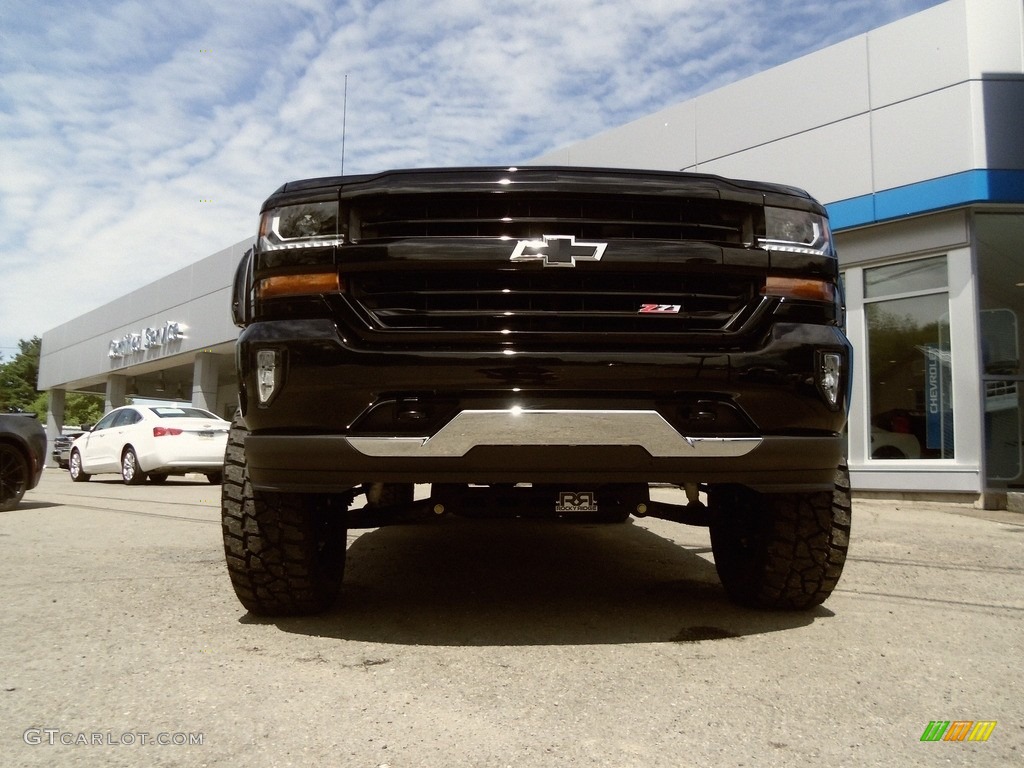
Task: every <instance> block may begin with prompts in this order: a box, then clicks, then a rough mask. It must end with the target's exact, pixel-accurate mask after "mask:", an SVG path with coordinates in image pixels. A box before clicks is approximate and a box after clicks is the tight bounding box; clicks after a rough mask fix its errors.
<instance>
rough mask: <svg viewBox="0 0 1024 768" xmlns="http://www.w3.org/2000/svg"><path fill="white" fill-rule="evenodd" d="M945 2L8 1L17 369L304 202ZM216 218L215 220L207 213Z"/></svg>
mask: <svg viewBox="0 0 1024 768" xmlns="http://www.w3.org/2000/svg"><path fill="white" fill-rule="evenodd" d="M935 2H936V0H848V2H844V3H842V4H841V8H837V4H835V3H831V2H826V0H818V1H817V2H808V1H807V0H799V1H798V0H781V1H780V2H768V0H718V1H717V2H714V3H708V2H704V0H650V1H649V2H644V3H642V4H641V3H632V2H630V0H508V1H507V2H502V3H497V2H488V1H486V0H350V1H349V2H330V0H237V1H236V2H227V1H225V0H219V1H218V0H176V2H166V1H163V2H161V1H160V0H157V2H152V3H144V4H143V3H138V2H134V1H126V2H120V3H115V4H111V3H109V2H99V1H98V0H84V1H82V0H79V1H78V2H76V1H74V0H58V1H53V0H51V2H46V3H39V2H37V0H6V2H5V4H4V5H5V7H4V9H3V10H2V11H0V13H2V18H0V28H2V40H0V71H3V72H4V76H3V89H2V90H0V153H2V154H0V164H2V167H3V172H2V173H0V216H2V219H3V226H2V227H0V268H2V269H3V280H2V281H0V354H3V355H5V356H9V355H11V354H13V353H14V352H15V351H16V347H17V341H18V339H21V338H29V337H31V336H33V335H40V334H42V333H43V332H44V331H46V330H48V329H50V328H52V327H54V326H55V325H58V324H60V323H62V322H65V321H68V320H70V319H72V318H74V317H75V316H77V315H79V314H82V313H84V312H86V311H88V310H91V309H94V308H96V307H98V306H100V305H102V304H104V303H106V302H108V301H111V300H113V299H115V298H117V297H118V296H119V295H122V294H123V293H125V292H128V291H130V290H133V289H135V288H137V287H140V286H141V285H143V284H145V283H147V282H149V281H150V280H152V279H154V278H156V277H158V276H160V275H163V274H167V273H169V272H171V271H173V270H175V269H178V268H180V267H182V266H185V265H187V264H189V263H191V262H192V261H194V260H196V259H198V258H201V257H203V256H205V255H208V254H209V253H212V252H214V251H216V250H219V249H221V248H223V247H225V246H227V245H230V244H231V243H234V242H236V241H238V240H240V239H242V238H244V237H246V236H248V235H250V234H251V233H252V231H253V230H254V227H255V222H256V217H257V212H258V209H259V206H260V203H261V202H262V200H263V199H264V198H265V197H266V196H267V195H269V194H270V193H271V192H272V191H273V190H274V189H276V188H277V187H278V186H280V184H281V183H282V182H284V181H287V180H289V179H294V178H302V177H307V176H320V175H330V174H336V173H338V172H340V169H341V161H342V158H341V145H342V121H343V101H344V98H345V78H346V75H347V76H348V113H347V119H346V124H347V125H346V135H345V170H346V171H347V172H350V173H361V172H371V171H376V170H383V169H386V168H395V167H411V166H429V165H475V164H485V163H496V164H504V163H521V162H523V161H524V160H526V159H528V158H530V157H532V156H535V155H538V154H540V153H542V152H545V151H548V150H550V149H553V148H555V147H557V146H560V145H563V144H566V143H569V142H571V141H574V140H578V139H582V138H585V137H587V136H590V135H593V134H594V133H597V132H600V131H602V130H605V129H607V128H610V127H614V126H616V125H620V124H622V123H625V122H628V121H629V120H633V119H636V118H638V117H641V116H643V115H644V114H648V113H650V112H654V111H656V110H658V109H661V108H664V107H666V106H669V105H671V104H673V103H676V102H678V101H682V100H684V99H686V98H689V97H691V96H693V95H695V94H697V93H699V92H703V91H706V90H710V89H712V88H714V87H718V86H721V85H723V84H725V83H727V82H730V81H732V80H735V79H737V78H739V77H743V76H745V75H748V74H751V73H753V72H755V71H758V70H760V69H764V68H767V67H769V66H773V65H775V64H778V63H781V62H783V61H785V60H788V59H791V58H794V57H796V56H799V55H802V54H804V53H807V52H809V51H810V50H813V49H816V48H820V47H823V46H824V45H827V44H829V43H832V42H836V41H838V40H841V39H844V38H846V37H849V36H852V35H854V34H858V33H860V32H863V31H865V30H867V29H869V28H872V27H875V26H878V25H880V24H883V23H886V22H888V21H891V20H893V19H895V18H898V17H900V16H903V15H906V14H909V13H911V12H914V11H916V10H918V9H920V8H922V7H926V6H929V5H933V4H935ZM204 201H211V202H204Z"/></svg>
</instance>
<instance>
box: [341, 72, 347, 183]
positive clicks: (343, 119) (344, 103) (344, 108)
mask: <svg viewBox="0 0 1024 768" xmlns="http://www.w3.org/2000/svg"><path fill="white" fill-rule="evenodd" d="M347 120H348V75H345V94H344V96H342V100H341V175H342V176H344V175H345V123H346V122H347Z"/></svg>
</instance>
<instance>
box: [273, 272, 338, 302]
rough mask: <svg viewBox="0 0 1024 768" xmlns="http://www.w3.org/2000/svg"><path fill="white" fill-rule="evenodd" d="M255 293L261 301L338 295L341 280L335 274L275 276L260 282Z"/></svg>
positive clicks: (317, 273)
mask: <svg viewBox="0 0 1024 768" xmlns="http://www.w3.org/2000/svg"><path fill="white" fill-rule="evenodd" d="M256 290H257V293H258V295H259V298H261V299H275V298H279V297H281V296H301V295H308V294H314V293H339V292H340V291H341V279H340V278H339V277H338V273H337V272H314V273H312V274H304V275H277V276H276V277H265V278H263V279H262V280H260V282H259V284H258V287H257V289H256Z"/></svg>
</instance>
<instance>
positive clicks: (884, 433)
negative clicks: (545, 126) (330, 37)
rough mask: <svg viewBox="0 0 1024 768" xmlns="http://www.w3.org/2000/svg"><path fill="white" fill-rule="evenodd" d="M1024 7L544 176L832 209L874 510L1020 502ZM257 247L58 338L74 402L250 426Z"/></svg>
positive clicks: (977, 15)
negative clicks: (237, 284)
mask: <svg viewBox="0 0 1024 768" xmlns="http://www.w3.org/2000/svg"><path fill="white" fill-rule="evenodd" d="M1022 123H1024V3H1021V1H1020V0H949V1H948V2H945V3H942V4H940V5H937V6H934V7H932V8H930V9H928V10H925V11H922V12H920V13H917V14H915V15H913V16H909V17H907V18H905V19H902V20H900V21H897V22H895V23H892V24H889V25H887V26H884V27H881V28H879V29H876V30H873V31H871V32H868V33H867V34H864V35H859V36H857V37H854V38H852V39H850V40H846V41H844V42H841V43H838V44H836V45H833V46H830V47H828V48H825V49H822V50H820V51H817V52H815V53H812V54H810V55H808V56H804V57H802V58H800V59H796V60H794V61H791V62H788V63H786V64H783V65H781V66H778V67H775V68H773V69H770V70H768V71H765V72H761V73H759V74H757V75H754V76H752V77H748V78H746V79H744V80H741V81H738V82H736V83H733V84H731V85H728V86H725V87H723V88H720V89H718V90H715V91H712V92H709V93H706V94H704V95H701V96H699V97H697V98H694V99H691V100H689V101H686V102H682V103H679V104H675V105H673V106H670V107H667V108H665V109H663V110H661V111H659V112H656V113H654V114H651V115H648V116H646V117H644V118H642V119H639V120H637V121H635V122H632V123H629V124H627V125H623V126H621V127H619V128H616V129H613V130H610V131H607V132H605V133H602V134H600V135H597V136H594V137H592V138H590V139H587V140H584V141H580V142H578V143H576V144H573V145H571V146H567V147H563V148H560V149H557V150H554V151H551V152H550V153H548V154H545V155H542V156H540V157H537V158H533V159H532V160H530V161H529V162H530V164H539V165H589V166H605V167H634V168H650V169H660V170H686V171H696V172H701V173H714V174H719V175H723V176H731V177H738V178H751V179H760V180H768V181H776V182H781V183H785V184H792V185H795V186H799V187H803V188H805V189H807V190H808V191H809V192H811V194H813V195H814V196H815V197H817V198H818V199H819V200H821V201H822V202H823V203H825V204H826V206H827V208H828V210H829V215H830V218H831V221H832V226H833V229H834V231H835V240H836V244H837V247H838V250H839V257H840V268H841V270H842V273H843V282H844V287H845V292H846V303H847V308H848V313H847V332H848V334H849V336H850V338H851V340H852V342H853V345H854V349H855V353H856V361H855V371H854V375H855V378H854V382H853V399H852V405H851V411H850V422H849V430H848V431H849V460H850V469H851V476H852V480H853V486H854V489H855V490H856V491H858V492H861V493H865V492H880V493H885V494H898V493H922V492H924V493H940V494H950V495H955V496H956V497H957V498H969V499H975V500H978V501H980V502H981V503H982V504H984V505H986V506H996V505H999V504H1000V502H1001V501H1004V500H1005V494H1006V492H1007V490H1012V489H1014V488H1017V487H1024V460H1022V448H1024V445H1022V443H1024V434H1022V424H1021V399H1020V393H1021V391H1024V370H1022V367H1021V352H1020V330H1021V326H1020V317H1021V314H1022V312H1024V142H1022V141H1021V138H1020V136H1021V131H1022V129H1021V125H1022ZM251 242H252V238H248V239H246V240H243V241H241V242H239V243H237V244H235V245H233V246H231V247H229V248H226V249H225V250H223V251H220V252H218V253H215V254H213V255H211V256H208V257H206V258H204V259H202V260H201V261H199V262H197V263H195V264H193V265H192V266H190V267H187V268H185V269H182V270H179V271H178V272H175V273H174V274H171V275H168V276H167V277H164V278H162V279H160V280H158V281H156V282H154V283H152V284H150V285H147V286H144V287H141V288H140V289H139V290H137V291H135V292H133V293H131V294H129V295H127V296H124V297H122V298H120V299H118V300H116V301H114V302H111V303H110V304H108V305H106V306H103V307H99V308H97V309H95V310H93V311H92V312H89V313H87V314H86V315H83V316H81V317H79V318H76V319H75V320H72V321H71V322H68V323H66V324H64V325H62V326H59V327H57V328H54V329H53V330H50V331H48V332H47V333H45V334H44V335H43V344H42V357H41V361H40V371H39V387H40V389H45V390H48V391H49V392H50V403H51V408H50V418H49V423H48V430H49V431H50V432H51V434H56V432H57V430H58V429H59V427H58V425H59V424H61V422H62V421H63V418H62V417H63V410H64V397H65V393H67V392H72V391H82V392H96V393H102V394H103V395H104V396H105V399H106V405H107V407H108V408H110V407H114V406H117V405H119V404H121V403H123V402H124V400H125V398H126V397H129V396H131V397H146V398H169V399H179V400H182V399H183V400H191V401H192V403H194V404H196V405H199V406H202V407H205V408H208V409H209V410H212V411H214V412H216V413H218V414H220V415H224V416H229V415H230V414H231V413H232V412H233V411H234V407H235V378H234V360H233V346H234V340H235V338H236V337H237V333H238V329H237V328H235V327H234V326H233V325H232V324H231V320H230V317H229V311H228V310H229V306H230V283H231V279H232V276H233V274H234V269H235V266H236V264H237V262H238V260H239V259H240V257H241V255H242V253H243V252H244V251H245V250H246V249H247V248H248V247H249V245H250V244H251Z"/></svg>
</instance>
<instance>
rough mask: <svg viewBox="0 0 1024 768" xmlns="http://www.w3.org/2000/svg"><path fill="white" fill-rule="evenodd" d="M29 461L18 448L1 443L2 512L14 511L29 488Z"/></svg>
mask: <svg viewBox="0 0 1024 768" xmlns="http://www.w3.org/2000/svg"><path fill="white" fill-rule="evenodd" d="M28 473H29V469H28V460H27V459H26V458H25V454H24V453H22V452H21V451H20V450H19V449H18V448H17V447H16V446H13V445H10V444H9V443H0V512H6V511H7V510H9V509H14V508H15V507H16V506H17V505H18V502H20V501H21V499H22V497H24V495H25V491H26V489H27V488H28V482H29V477H28Z"/></svg>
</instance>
